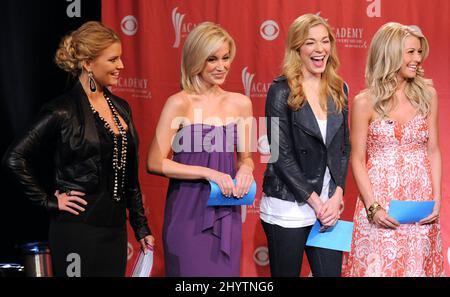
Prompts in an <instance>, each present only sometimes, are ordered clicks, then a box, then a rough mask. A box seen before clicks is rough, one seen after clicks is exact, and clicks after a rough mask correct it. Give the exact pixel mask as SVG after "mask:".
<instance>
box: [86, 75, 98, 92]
mask: <svg viewBox="0 0 450 297" xmlns="http://www.w3.org/2000/svg"><path fill="white" fill-rule="evenodd" d="M88 80H89V89H90V90H91V92H92V93H95V92H97V85H96V84H95V80H94V76H93V75H92V71H89V73H88Z"/></svg>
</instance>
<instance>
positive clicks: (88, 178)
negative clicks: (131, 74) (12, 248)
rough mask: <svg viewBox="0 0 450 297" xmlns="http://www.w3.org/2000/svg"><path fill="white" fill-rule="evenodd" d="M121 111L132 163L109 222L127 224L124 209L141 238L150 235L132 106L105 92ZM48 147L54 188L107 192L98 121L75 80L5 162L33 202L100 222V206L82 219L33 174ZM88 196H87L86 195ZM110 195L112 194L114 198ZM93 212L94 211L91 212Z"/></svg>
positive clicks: (56, 213)
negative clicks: (63, 208)
mask: <svg viewBox="0 0 450 297" xmlns="http://www.w3.org/2000/svg"><path fill="white" fill-rule="evenodd" d="M105 92H107V94H108V95H109V97H110V98H111V101H112V102H113V104H114V105H115V106H116V108H117V111H118V112H119V113H120V115H121V116H122V117H123V119H124V120H125V121H126V122H127V125H128V127H129V131H130V135H131V138H132V139H129V141H132V142H133V144H134V148H135V149H134V151H133V154H132V156H133V157H132V158H129V159H128V160H127V161H128V162H132V163H130V164H129V165H130V166H129V167H128V166H127V168H130V169H131V170H130V171H128V172H127V174H129V175H130V176H129V177H128V178H127V181H128V182H127V188H126V197H125V199H124V200H125V202H122V203H126V205H123V206H121V207H119V206H118V207H117V209H118V210H119V211H117V210H114V209H112V210H110V214H108V215H106V216H108V218H107V220H115V219H116V217H117V219H116V220H119V221H123V222H122V223H125V216H126V213H125V212H126V210H125V207H126V208H127V209H128V211H129V219H130V224H131V226H132V228H133V230H134V232H135V236H136V238H137V239H138V240H139V239H141V238H143V237H145V236H147V235H149V234H151V232H150V229H149V227H148V223H147V219H146V217H145V214H144V207H143V204H142V195H141V190H140V186H139V180H138V156H137V151H138V150H137V147H138V138H137V134H136V130H135V128H134V126H133V122H132V118H131V109H130V107H129V105H128V103H127V102H126V101H125V100H123V99H121V98H119V97H117V96H114V95H113V94H111V93H110V92H109V91H108V90H105ZM45 148H47V149H50V150H51V151H52V152H53V154H54V155H53V156H54V158H53V160H49V162H48V164H50V165H51V164H53V165H54V174H55V179H56V183H55V184H56V188H57V189H59V190H60V191H66V190H78V191H82V192H84V193H86V194H87V195H88V194H90V193H95V195H93V196H94V197H95V196H97V197H98V196H101V195H102V194H103V193H105V191H106V189H105V188H106V183H105V182H104V179H103V177H104V176H105V174H106V172H105V168H102V165H101V162H100V161H101V150H100V142H99V136H98V132H97V129H96V126H95V119H94V115H93V113H92V110H91V108H90V105H89V100H88V98H87V96H86V94H85V92H84V90H83V87H82V86H81V83H79V82H77V83H76V84H75V86H74V87H73V88H72V89H71V90H70V91H69V92H67V93H65V94H63V95H62V96H60V97H58V98H56V99H55V100H53V101H51V102H49V103H47V104H46V105H44V107H43V108H42V110H41V112H40V113H39V115H38V117H37V119H36V121H35V122H34V123H33V124H32V126H31V128H30V129H29V130H28V132H27V133H26V135H25V136H23V137H22V138H21V139H19V140H18V141H16V142H15V143H13V144H12V145H11V146H10V148H9V149H8V151H7V152H6V154H5V157H4V160H3V162H4V163H5V165H6V167H7V168H8V169H9V171H10V172H11V173H12V174H13V176H14V177H15V179H16V180H17V181H18V182H19V184H20V187H21V189H22V190H23V191H24V193H25V195H26V196H27V197H28V198H29V200H30V201H31V202H32V203H34V204H35V205H38V206H41V207H43V208H45V209H47V210H48V211H49V212H50V213H51V214H53V215H54V216H55V217H66V218H70V217H72V218H73V220H76V219H80V218H81V219H82V220H83V221H85V222H90V220H93V221H95V220H98V218H97V219H96V218H95V216H96V215H95V214H99V213H100V214H101V213H102V210H95V211H87V210H86V212H84V213H81V214H80V216H79V218H76V216H74V215H71V214H69V213H66V212H60V211H59V210H58V201H57V198H56V197H55V196H54V195H48V194H47V193H46V191H45V190H44V187H43V186H42V185H41V184H40V183H39V181H38V179H37V176H36V175H35V174H34V173H33V166H32V161H33V158H35V157H36V156H38V155H39V153H40V151H41V150H44V149H45ZM87 195H86V197H87ZM111 199H112V197H111ZM101 204H102V203H97V201H95V200H94V201H88V206H90V207H91V208H95V207H97V208H99V207H102V206H98V205H101ZM89 213H91V214H94V215H89Z"/></svg>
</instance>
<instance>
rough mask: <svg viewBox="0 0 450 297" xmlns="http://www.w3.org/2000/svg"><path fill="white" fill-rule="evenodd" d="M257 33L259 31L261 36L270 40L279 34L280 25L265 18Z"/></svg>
mask: <svg viewBox="0 0 450 297" xmlns="http://www.w3.org/2000/svg"><path fill="white" fill-rule="evenodd" d="M259 33H261V37H262V38H264V39H265V40H268V41H272V40H275V39H276V38H277V37H278V34H280V27H278V24H277V23H276V22H275V21H273V20H267V21H265V22H264V23H262V24H261V27H259Z"/></svg>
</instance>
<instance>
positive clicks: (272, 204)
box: [260, 118, 331, 228]
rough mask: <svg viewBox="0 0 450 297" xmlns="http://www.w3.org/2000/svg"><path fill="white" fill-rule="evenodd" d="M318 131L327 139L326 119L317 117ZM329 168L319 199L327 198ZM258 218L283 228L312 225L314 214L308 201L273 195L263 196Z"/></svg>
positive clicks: (314, 219)
mask: <svg viewBox="0 0 450 297" xmlns="http://www.w3.org/2000/svg"><path fill="white" fill-rule="evenodd" d="M316 120H317V123H318V124H319V128H320V133H321V134H322V139H323V140H324V142H325V141H326V139H327V120H319V119H317V118H316ZM330 180H331V175H330V170H329V169H328V167H326V169H325V175H324V179H323V186H322V192H321V194H320V200H322V201H323V202H325V201H326V200H328V198H329V197H328V191H329V188H330ZM260 218H261V220H263V221H264V222H266V223H269V224H275V225H279V226H281V227H284V228H300V227H306V226H311V225H314V223H315V222H316V219H317V217H316V214H315V212H314V209H313V208H312V207H311V206H309V204H308V203H306V202H304V203H299V202H297V201H286V200H282V199H278V198H275V197H268V196H263V198H262V200H261V205H260Z"/></svg>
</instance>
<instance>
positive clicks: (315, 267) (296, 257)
mask: <svg viewBox="0 0 450 297" xmlns="http://www.w3.org/2000/svg"><path fill="white" fill-rule="evenodd" d="M261 223H262V225H263V228H264V232H265V233H266V237H267V243H268V247H269V262H270V274H271V275H272V276H274V277H279V276H283V277H285V276H290V277H298V276H299V274H300V270H301V267H302V266H301V265H302V261H303V252H304V251H306V256H307V257H308V262H309V266H310V267H311V271H312V274H313V276H318V277H339V276H341V268H342V252H341V251H335V250H329V249H323V248H317V247H310V246H305V244H306V240H307V238H308V235H309V232H310V231H311V228H312V226H308V227H302V228H284V227H281V226H278V225H274V224H269V223H266V222H264V221H261Z"/></svg>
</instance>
